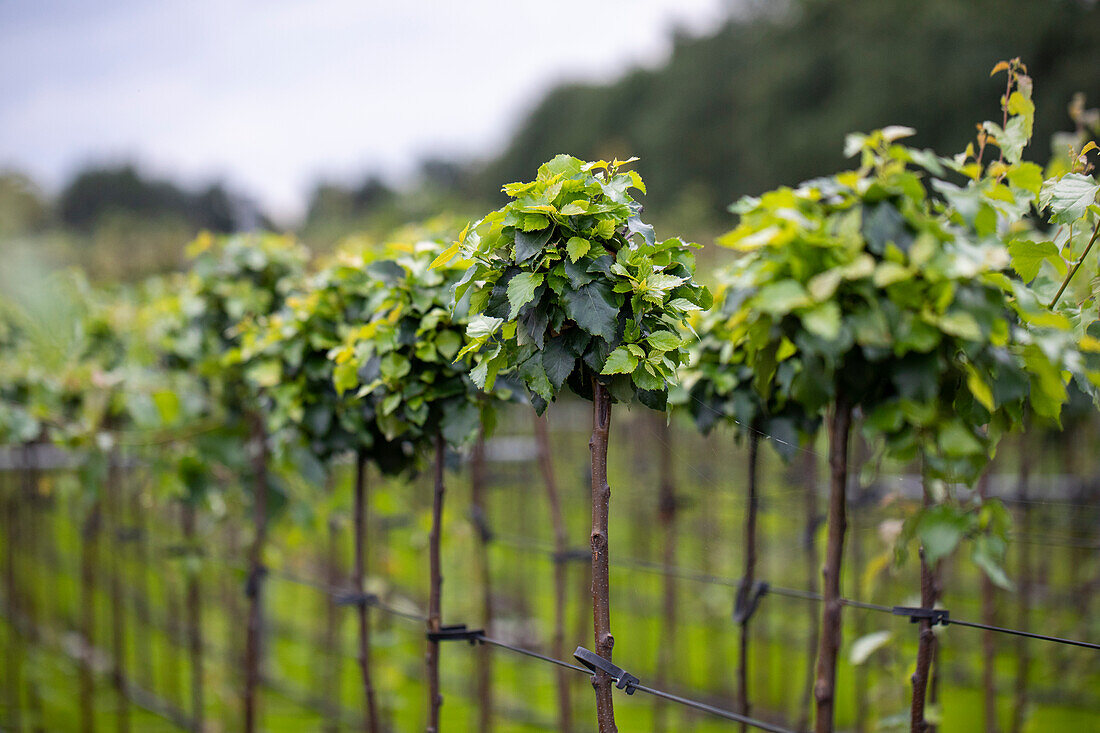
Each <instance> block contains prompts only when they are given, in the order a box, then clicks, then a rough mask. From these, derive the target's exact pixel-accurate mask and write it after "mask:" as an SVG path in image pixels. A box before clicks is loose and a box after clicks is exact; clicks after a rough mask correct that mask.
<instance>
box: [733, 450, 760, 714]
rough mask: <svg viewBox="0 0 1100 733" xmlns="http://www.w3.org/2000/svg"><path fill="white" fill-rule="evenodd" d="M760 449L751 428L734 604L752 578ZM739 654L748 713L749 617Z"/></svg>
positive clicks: (741, 706) (743, 600) (748, 591)
mask: <svg viewBox="0 0 1100 733" xmlns="http://www.w3.org/2000/svg"><path fill="white" fill-rule="evenodd" d="M759 452H760V434H759V433H757V432H756V429H755V428H753V429H751V431H750V435H749V455H748V492H747V496H746V507H745V569H744V572H743V573H742V575H741V587H740V588H738V590H737V595H738V605H739V606H741V607H742V608H743V609H747V608H748V604H749V603H750V602H751V598H752V593H753V584H754V583H755V582H756V514H757V509H758V506H759V502H758V498H757V494H756V477H757V463H758V460H759ZM740 626H741V638H740V642H741V654H740V657H739V659H738V665H737V700H738V712H739V713H741V715H745V716H747V715H749V714H750V712H751V705H750V704H749V619H748V618H742V619H741V623H740ZM748 729H749V727H748V724H747V723H745V722H743V721H742V723H741V733H747V732H748Z"/></svg>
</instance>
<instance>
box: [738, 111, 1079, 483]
mask: <svg viewBox="0 0 1100 733" xmlns="http://www.w3.org/2000/svg"><path fill="white" fill-rule="evenodd" d="M909 133H911V131H909V130H907V129H904V128H887V129H886V130H883V131H879V132H876V133H874V134H872V135H869V136H858V137H854V138H852V143H853V144H852V147H853V149H852V150H851V151H850V152H852V153H860V154H861V155H862V162H863V165H862V166H861V168H860V169H859V170H856V171H850V172H846V173H841V174H838V175H835V176H832V177H829V178H823V179H817V180H813V181H809V182H807V183H805V184H803V185H801V186H799V187H797V188H781V189H778V190H776V191H772V192H769V193H766V194H764V195H763V196H761V197H759V198H747V199H743V200H742V201H740V202H739V203H738V204H736V205H735V207H734V210H735V211H736V212H737V213H739V214H740V216H741V220H740V223H739V225H738V226H737V228H736V229H734V230H733V231H732V232H730V233H729V234H727V235H725V237H723V238H722V239H721V240H720V242H721V243H722V244H725V245H726V246H729V247H731V248H733V249H734V250H736V251H737V252H738V253H739V254H740V255H741V256H740V257H739V259H738V260H737V261H736V263H735V264H734V266H733V268H732V270H731V280H730V290H729V292H728V294H727V296H726V298H725V301H724V304H723V310H724V318H725V321H724V323H723V328H724V329H725V330H724V338H725V340H727V341H728V342H729V343H732V344H734V346H735V349H736V350H740V351H742V352H743V356H740V357H738V358H739V359H740V362H741V363H743V364H745V365H746V366H747V367H748V368H749V369H750V370H751V380H752V383H753V386H754V388H755V390H756V391H757V393H758V394H759V395H760V398H761V399H762V400H765V401H767V402H768V403H769V404H774V405H775V406H776V409H779V410H783V409H785V407H786V406H787V405H788V404H790V403H794V404H796V405H797V406H798V407H799V408H800V409H801V410H804V411H805V412H807V413H811V414H816V413H819V412H821V411H822V410H823V409H824V408H826V407H827V406H829V405H836V404H839V405H841V406H842V408H844V409H850V408H853V407H859V408H861V409H862V411H863V414H864V416H865V426H866V427H869V428H870V429H872V430H873V431H875V432H876V433H878V434H879V435H882V436H885V438H886V446H887V448H888V449H889V451H890V452H891V453H892V454H893V455H894V456H896V457H899V458H909V457H913V456H915V455H916V454H917V452H918V450H919V451H920V452H921V453H922V454H923V455H924V457H925V459H926V462H927V463H926V465H927V468H928V469H929V470H930V471H931V472H932V473H933V474H936V475H941V476H944V477H947V478H951V479H956V480H965V481H972V480H974V479H976V478H977V475H978V473H979V472H980V471H981V469H982V468H983V467H984V466H985V464H986V462H987V460H988V457H989V454H990V451H991V450H992V445H993V444H994V443H995V441H996V439H997V437H998V436H999V434H1000V433H1001V432H1003V430H1004V429H1006V428H1008V427H1010V426H1012V425H1014V424H1018V423H1019V422H1020V421H1021V420H1022V418H1023V414H1024V410H1025V406H1028V407H1029V408H1030V409H1032V410H1034V411H1035V412H1036V413H1038V414H1040V415H1045V416H1050V417H1054V418H1056V417H1057V415H1058V413H1059V410H1060V408H1061V405H1062V403H1063V402H1064V401H1065V400H1066V386H1065V379H1064V378H1063V371H1064V370H1066V369H1071V368H1076V367H1077V366H1079V364H1080V354H1079V353H1078V352H1077V350H1076V341H1075V338H1074V336H1073V334H1072V333H1071V332H1070V330H1069V328H1068V324H1063V323H1061V322H1060V321H1058V320H1057V319H1050V318H1048V315H1049V311H1048V310H1047V309H1045V308H1044V307H1043V306H1042V305H1041V304H1040V303H1039V301H1038V299H1037V298H1036V297H1035V295H1034V293H1033V292H1031V291H1030V290H1029V289H1028V287H1027V286H1026V285H1025V284H1024V283H1022V282H1020V281H1019V280H1017V279H1013V278H1012V277H1010V274H1009V272H1007V268H1008V265H1009V257H1008V252H1007V250H1006V248H1005V246H1004V243H1003V240H1002V239H1000V238H999V237H998V235H997V228H996V226H992V227H986V226H981V227H979V226H974V225H973V224H968V223H967V219H965V218H963V217H960V216H958V215H957V213H958V212H957V211H956V210H955V208H954V207H952V206H950V205H945V204H942V203H940V202H937V201H936V200H935V199H934V198H933V197H932V196H930V195H929V185H931V187H933V188H941V187H942V183H943V182H941V181H939V180H938V179H937V178H936V177H937V176H942V175H943V174H944V163H945V162H948V161H944V160H942V159H939V158H937V157H936V156H934V155H931V154H930V153H927V152H926V151H918V150H912V149H909V148H906V147H904V146H902V145H900V144H897V143H896V142H895V140H896V139H897V138H899V137H902V136H904V135H906V134H909ZM929 179H931V180H929ZM948 185H953V184H948ZM994 222H995V217H994ZM745 378H749V375H748V374H746V375H745Z"/></svg>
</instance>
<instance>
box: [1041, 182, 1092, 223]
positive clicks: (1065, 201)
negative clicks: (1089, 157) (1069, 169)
mask: <svg viewBox="0 0 1100 733" xmlns="http://www.w3.org/2000/svg"><path fill="white" fill-rule="evenodd" d="M1098 192H1100V185H1098V184H1097V183H1096V181H1095V180H1093V178H1092V176H1086V175H1082V174H1081V173H1067V174H1065V175H1064V176H1062V177H1061V178H1057V179H1051V180H1049V181H1047V182H1046V183H1044V184H1043V188H1042V190H1041V191H1040V192H1039V207H1040V208H1042V209H1045V208H1047V207H1050V214H1051V215H1050V221H1051V222H1052V223H1054V224H1072V223H1073V222H1075V221H1077V220H1078V219H1080V218H1081V217H1083V216H1084V215H1085V211H1086V210H1087V209H1088V207H1089V205H1090V204H1092V203H1093V202H1094V201H1095V200H1096V194H1097V193H1098Z"/></svg>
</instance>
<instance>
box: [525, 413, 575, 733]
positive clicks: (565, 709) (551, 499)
mask: <svg viewBox="0 0 1100 733" xmlns="http://www.w3.org/2000/svg"><path fill="white" fill-rule="evenodd" d="M535 446H536V450H537V451H538V459H539V470H540V471H541V472H542V481H543V484H544V485H545V486H546V500H547V503H548V504H549V506H550V525H551V528H552V529H553V532H554V556H555V558H556V561H555V562H554V636H553V654H554V657H555V658H556V659H565V610H566V603H565V602H566V598H567V588H566V580H567V578H566V569H567V568H566V560H565V553H566V552H567V550H568V547H567V544H566V542H567V540H566V533H565V521H564V520H563V518H562V513H561V497H560V496H559V494H558V482H557V478H556V477H555V476H554V456H553V453H552V452H551V450H550V435H549V430H548V429H547V425H546V418H545V417H539V416H537V415H536V416H535ZM578 638H581V637H578ZM556 670H557V676H558V679H557V682H558V729H559V730H560V731H561V732H562V733H570V732H571V731H572V730H573V700H572V695H571V694H570V692H571V691H570V689H569V682H570V675H569V671H568V670H566V669H564V668H563V667H556Z"/></svg>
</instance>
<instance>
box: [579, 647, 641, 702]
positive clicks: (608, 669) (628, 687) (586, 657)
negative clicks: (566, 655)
mask: <svg viewBox="0 0 1100 733" xmlns="http://www.w3.org/2000/svg"><path fill="white" fill-rule="evenodd" d="M573 658H574V659H576V660H577V661H578V662H580V663H581V664H583V665H584V666H586V667H588V668H589V669H590V670H592V672H593V673H596V672H603V673H604V674H606V675H608V676H609V677H611V679H613V680H614V681H615V686H616V687H618V688H619V689H620V690H625V691H626V694H628V695H633V694H634V685H636V684H638V683H639V682H641V680H639V679H638V678H637V677H635V676H634V675H632V674H630V673H629V672H627V671H626V670H624V669H623V668H622V667H616V666H615V665H614V664H612V663H611V662H609V661H607V660H606V659H604V658H603V657H601V656H600V655H598V654H593V653H592V652H590V651H588V650H587V649H585V648H584V647H583V646H579V647H577V649H576V651H574V652H573Z"/></svg>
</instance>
